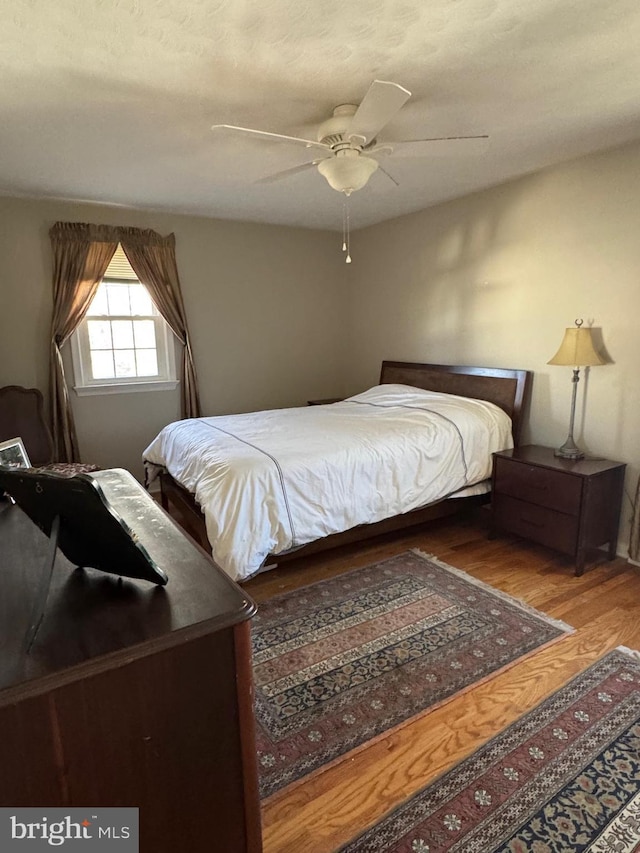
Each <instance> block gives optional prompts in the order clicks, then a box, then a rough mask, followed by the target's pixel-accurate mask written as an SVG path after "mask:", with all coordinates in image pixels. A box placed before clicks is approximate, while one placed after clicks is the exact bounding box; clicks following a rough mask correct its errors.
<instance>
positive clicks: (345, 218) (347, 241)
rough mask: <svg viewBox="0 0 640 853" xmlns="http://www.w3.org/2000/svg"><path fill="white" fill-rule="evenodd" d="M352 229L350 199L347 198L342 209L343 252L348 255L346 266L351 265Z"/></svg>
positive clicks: (345, 260)
mask: <svg viewBox="0 0 640 853" xmlns="http://www.w3.org/2000/svg"><path fill="white" fill-rule="evenodd" d="M350 232H351V227H350V222H349V198H348V197H347V198H346V199H345V202H344V206H343V208H342V251H343V252H346V253H347V257H346V258H345V259H344V262H345V264H350V263H351V233H350Z"/></svg>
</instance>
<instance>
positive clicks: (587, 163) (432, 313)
mask: <svg viewBox="0 0 640 853" xmlns="http://www.w3.org/2000/svg"><path fill="white" fill-rule="evenodd" d="M425 168H428V166H427V165H425ZM639 186H640V146H639V145H634V146H628V147H625V148H621V149H617V150H614V151H610V152H607V153H604V154H600V155H597V156H590V157H586V158H582V159H580V160H576V161H573V162H571V163H569V164H566V165H563V166H561V167H558V168H554V169H549V170H545V171H544V172H539V173H537V174H535V175H531V176H529V177H526V178H523V179H520V180H517V181H513V182H511V183H509V184H505V185H502V186H500V187H496V188H493V189H491V190H487V191H484V192H481V193H476V194H474V195H472V196H469V197H467V198H464V199H461V200H458V201H454V202H450V203H448V204H443V205H439V206H437V207H433V208H430V209H428V210H424V211H422V212H420V213H416V214H412V215H410V216H405V217H402V218H399V219H396V220H394V221H392V222H386V223H383V224H381V225H377V226H374V227H371V228H368V229H366V230H363V231H360V232H358V233H357V234H356V235H355V236H354V239H353V246H354V252H353V256H354V264H353V269H352V271H351V275H352V281H351V283H350V288H349V291H350V293H351V299H352V306H351V315H352V317H353V327H352V334H351V347H352V351H351V354H350V357H349V360H350V362H351V369H350V373H349V379H348V382H349V386H350V388H351V389H353V390H355V389H359V388H362V387H365V386H367V385H369V384H371V383H372V382H374V381H375V380H376V378H377V370H378V366H379V364H380V361H381V360H382V359H383V358H390V359H406V360H414V361H431V362H441V363H445V364H446V363H458V364H463V363H466V364H473V365H487V366H494V367H495V366H499V367H519V368H526V369H528V370H532V371H534V373H535V377H534V383H533V396H532V402H531V411H530V415H529V418H528V429H527V430H525V435H524V439H525V441H532V442H537V443H540V444H546V445H550V446H557V445H559V444H561V443H562V442H563V441H564V439H565V437H566V434H567V430H568V422H569V408H570V400H571V382H570V380H571V370H570V368H561V367H551V366H549V365H547V363H546V362H547V361H548V359H550V358H551V357H552V356H553V355H554V353H555V351H556V349H557V348H558V346H559V344H560V341H561V339H562V335H563V331H564V328H565V327H566V326H571V325H572V324H573V321H574V319H576V318H584V320H585V322H592V323H593V325H594V327H598V328H599V329H601V333H602V339H603V343H604V345H605V347H606V350H607V352H608V353H609V355H610V357H611V360H612V363H611V364H608V365H606V366H604V367H596V368H592V369H590V371H589V375H588V378H586V379H585V378H583V379H581V381H580V396H579V398H578V409H577V414H576V439H578V440H579V443H581V445H582V446H583V447H585V448H586V449H588V451H589V452H591V453H594V454H602V455H603V456H605V457H608V458H612V459H619V460H622V461H625V462H627V463H628V465H629V469H628V472H627V497H625V501H624V503H625V509H624V519H623V523H622V527H621V539H622V540H624V541H625V542H626V541H627V540H628V519H629V510H630V498H629V496H628V495H629V493H631V492H632V491H633V487H634V486H635V482H636V480H637V477H638V473H639V470H640V375H639V368H640V344H639V334H638V330H639V324H638V320H639V318H640V192H639V190H638V187H639ZM356 258H357V264H356V263H355V259H356ZM585 390H586V391H587V394H586V400H585V397H584V391H585Z"/></svg>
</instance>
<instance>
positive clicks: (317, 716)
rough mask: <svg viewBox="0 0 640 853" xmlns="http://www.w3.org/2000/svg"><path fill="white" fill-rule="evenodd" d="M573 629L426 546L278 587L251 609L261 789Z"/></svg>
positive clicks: (320, 764)
mask: <svg viewBox="0 0 640 853" xmlns="http://www.w3.org/2000/svg"><path fill="white" fill-rule="evenodd" d="M570 630H571V629H570V628H569V627H568V626H566V625H564V624H563V623H559V622H557V621H554V620H552V619H550V618H549V617H547V616H544V615H543V614H541V613H538V612H537V611H535V610H533V609H532V608H530V607H528V606H527V605H525V604H523V603H522V602H518V601H516V600H515V599H513V598H511V597H509V596H507V595H504V594H503V593H501V592H499V591H498V590H495V589H492V588H491V587H488V586H487V585H486V584H483V583H481V582H480V581H477V580H475V579H474V578H472V577H471V576H469V575H467V574H465V573H464V572H460V571H458V570H457V569H453V568H452V567H451V566H447V565H445V564H444V563H441V562H439V561H438V560H436V559H435V558H432V557H426V556H425V555H423V554H420V553H419V552H417V551H411V552H406V553H404V554H401V555H399V556H396V557H392V558H390V559H388V560H384V561H383V562H381V563H376V564H375V565H372V566H367V567H365V568H363V569H359V570H356V571H353V572H349V573H348V574H346V575H342V576H340V577H337V578H333V579H331V580H326V581H321V582H319V583H316V584H313V585H312V586H307V587H305V588H303V589H299V590H296V591H294V592H290V593H286V594H284V595H282V596H279V597H277V598H273V599H271V600H270V601H268V602H266V603H265V604H263V605H261V607H260V609H259V611H258V614H257V616H256V618H255V619H254V620H253V662H254V675H255V683H256V721H257V745H258V762H259V767H260V791H261V796H262V797H263V798H265V797H268V796H270V795H271V794H274V793H275V792H276V791H279V790H280V789H282V788H284V787H285V786H288V785H290V784H292V783H293V782H296V781H298V780H300V779H302V778H304V777H306V776H307V775H308V774H310V773H313V772H315V771H317V770H318V769H320V768H326V766H327V765H328V764H330V763H332V762H334V761H336V760H338V759H339V758H340V757H341V756H343V755H344V754H345V753H347V752H349V751H350V750H353V749H355V748H356V747H359V746H361V745H362V744H364V743H366V742H368V741H371V740H372V739H373V738H376V737H378V736H380V735H382V734H384V733H386V732H388V731H389V730H390V729H392V728H394V727H396V726H398V725H400V724H402V723H405V722H406V721H407V720H409V719H411V718H412V717H415V716H417V715H418V714H421V713H424V712H425V711H427V710H431V709H433V708H434V707H436V706H437V705H439V704H441V703H443V702H445V701H446V700H448V699H451V698H452V697H453V696H455V695H456V694H458V693H460V692H461V691H464V690H465V689H468V688H469V687H471V686H473V685H475V684H478V683H479V682H480V681H482V680H484V679H486V678H488V677H489V676H491V675H495V674H496V673H497V672H498V671H500V670H502V669H504V668H505V667H507V666H509V665H511V664H513V663H514V662H515V661H517V660H520V659H522V657H524V656H525V655H528V654H531V653H532V652H534V651H536V650H538V649H540V648H541V647H542V646H545V645H547V644H548V643H550V642H553V641H554V640H557V639H559V638H560V637H562V636H564V635H565V633H566V632H567V631H570Z"/></svg>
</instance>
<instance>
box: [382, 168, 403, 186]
mask: <svg viewBox="0 0 640 853" xmlns="http://www.w3.org/2000/svg"><path fill="white" fill-rule="evenodd" d="M378 172H382V174H383V175H386V176H387V177H388V178H389V180H390V181H393V183H394V184H395V185H396V186H397V187H399V186H400V184H399V183H398V181H396V179H395V178H394V177H393V175H390V174H389V172H387V170H386V169H383V168H382V166H380V165H378Z"/></svg>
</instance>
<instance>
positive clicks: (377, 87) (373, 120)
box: [346, 80, 411, 143]
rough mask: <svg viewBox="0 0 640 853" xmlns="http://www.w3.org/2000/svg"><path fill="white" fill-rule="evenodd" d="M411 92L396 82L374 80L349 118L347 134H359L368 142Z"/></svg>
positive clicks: (388, 120) (407, 98) (389, 119)
mask: <svg viewBox="0 0 640 853" xmlns="http://www.w3.org/2000/svg"><path fill="white" fill-rule="evenodd" d="M410 97H411V92H410V91H409V90H408V89H405V88H404V87H403V86H399V85H398V84H397V83H389V82H387V81H385V80H374V81H373V83H372V84H371V86H369V91H368V92H367V94H366V95H365V96H364V98H363V99H362V103H361V104H360V106H359V107H358V109H357V110H356V113H355V115H354V117H353V119H352V120H351V124H350V125H349V129H348V130H347V134H346V135H347V136H360V137H362V138H363V139H364V140H365V143H366V142H370V141H371V140H372V139H373V138H374V137H375V135H376V134H377V133H378V131H379V130H381V129H382V128H383V127H384V126H385V125H386V124H387V123H388V122H390V121H391V119H392V118H393V117H394V115H395V114H396V113H397V112H398V110H399V109H400V108H401V107H402V106H403V105H404V104H405V103H406V102H407V101H408V100H409V98H410Z"/></svg>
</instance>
